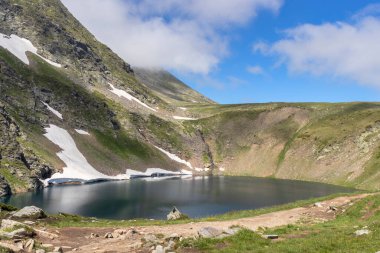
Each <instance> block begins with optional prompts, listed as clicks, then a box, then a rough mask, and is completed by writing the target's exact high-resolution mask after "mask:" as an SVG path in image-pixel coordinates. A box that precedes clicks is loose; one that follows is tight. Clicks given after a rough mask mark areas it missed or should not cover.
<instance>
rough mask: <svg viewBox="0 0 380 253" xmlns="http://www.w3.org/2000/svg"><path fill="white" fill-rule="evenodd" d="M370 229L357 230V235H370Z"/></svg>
mask: <svg viewBox="0 0 380 253" xmlns="http://www.w3.org/2000/svg"><path fill="white" fill-rule="evenodd" d="M369 233H370V231H369V230H368V229H360V230H356V231H355V235H356V236H362V235H368V234H369Z"/></svg>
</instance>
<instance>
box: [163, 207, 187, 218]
mask: <svg viewBox="0 0 380 253" xmlns="http://www.w3.org/2000/svg"><path fill="white" fill-rule="evenodd" d="M183 216H184V215H183V214H182V213H181V212H180V211H179V210H178V208H177V207H175V206H174V207H173V209H172V210H171V211H170V213H169V214H168V215H167V216H166V218H167V220H178V219H181V218H183Z"/></svg>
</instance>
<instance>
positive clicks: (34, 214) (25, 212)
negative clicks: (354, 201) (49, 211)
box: [12, 206, 46, 219]
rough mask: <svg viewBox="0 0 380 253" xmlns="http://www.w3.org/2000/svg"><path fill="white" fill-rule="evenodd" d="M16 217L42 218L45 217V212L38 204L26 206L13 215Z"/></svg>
mask: <svg viewBox="0 0 380 253" xmlns="http://www.w3.org/2000/svg"><path fill="white" fill-rule="evenodd" d="M12 217H15V218H29V219H41V218H45V217H46V214H45V212H44V211H43V210H42V209H41V208H38V207H36V206H26V207H24V208H23V209H21V210H20V211H17V212H16V213H14V214H13V215H12Z"/></svg>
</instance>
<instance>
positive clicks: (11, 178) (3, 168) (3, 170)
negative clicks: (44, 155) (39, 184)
mask: <svg viewBox="0 0 380 253" xmlns="http://www.w3.org/2000/svg"><path fill="white" fill-rule="evenodd" d="M10 168H12V169H14V170H15V171H19V172H23V173H24V174H27V171H26V169H25V167H24V164H23V163H22V162H21V161H10V160H5V159H3V160H1V162H0V174H1V175H2V176H3V177H4V178H5V180H6V181H7V182H8V183H9V186H10V187H11V189H12V192H13V193H17V192H23V191H26V190H27V189H28V183H27V182H25V181H24V180H22V179H21V178H19V177H17V176H16V175H13V174H12V173H11V172H10V171H9V169H10Z"/></svg>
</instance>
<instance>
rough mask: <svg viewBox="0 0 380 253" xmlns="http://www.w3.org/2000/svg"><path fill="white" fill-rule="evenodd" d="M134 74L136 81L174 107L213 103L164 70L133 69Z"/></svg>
mask: <svg viewBox="0 0 380 253" xmlns="http://www.w3.org/2000/svg"><path fill="white" fill-rule="evenodd" d="M134 73H135V76H136V78H137V80H139V81H140V82H141V83H142V84H144V85H146V86H147V87H148V88H150V89H151V90H153V91H154V92H155V93H156V95H157V96H158V97H160V98H161V99H162V100H164V101H166V102H167V103H171V104H176V105H186V104H194V103H198V104H210V103H214V102H213V101H212V100H210V99H209V98H207V97H205V96H203V95H202V94H200V93H199V92H197V91H195V90H193V89H191V88H190V87H189V86H187V85H186V84H185V83H183V82H182V81H180V80H178V79H177V78H176V77H175V76H173V75H172V74H170V73H169V72H167V71H165V70H156V69H144V68H134Z"/></svg>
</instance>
